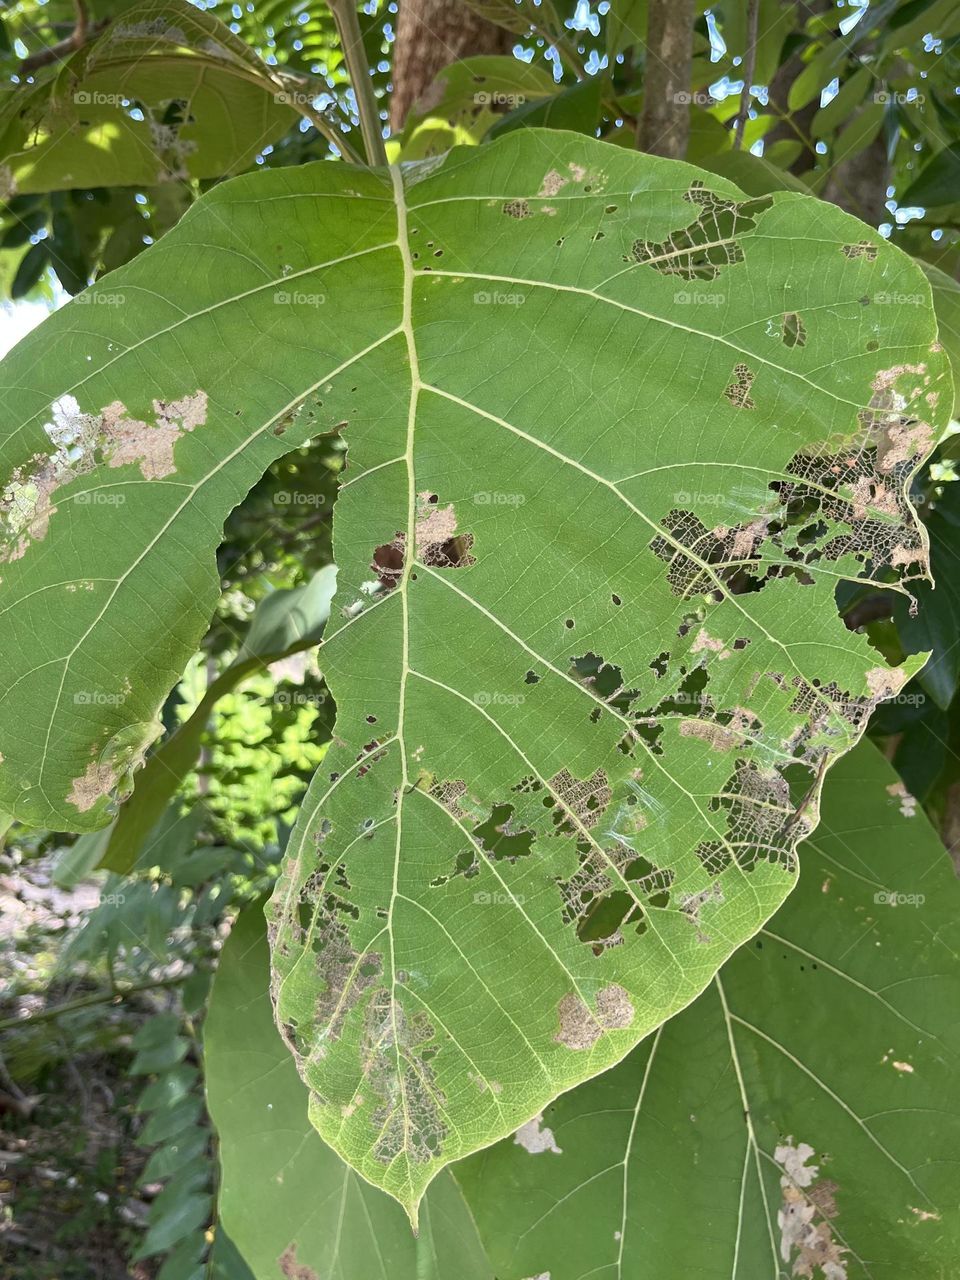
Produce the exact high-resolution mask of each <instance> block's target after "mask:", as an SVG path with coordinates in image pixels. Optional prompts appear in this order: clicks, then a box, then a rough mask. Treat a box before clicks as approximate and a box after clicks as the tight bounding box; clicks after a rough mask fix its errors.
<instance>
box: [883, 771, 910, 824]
mask: <svg viewBox="0 0 960 1280" xmlns="http://www.w3.org/2000/svg"><path fill="white" fill-rule="evenodd" d="M887 795H888V796H890V797H891V798H892V799H894V800H899V801H900V812H901V814H902V815H903V816H904V817H905V818H915V817H916V816H917V797H916V796H913V795H911V794H910V792H909V791H908V790H907V788H906V787H905V786H904V785H903V783H902V782H901V781H899V779H898V780H897V781H896V782H891V783H890V785H889V786H888V787H887Z"/></svg>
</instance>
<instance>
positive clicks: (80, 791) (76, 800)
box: [67, 760, 117, 813]
mask: <svg viewBox="0 0 960 1280" xmlns="http://www.w3.org/2000/svg"><path fill="white" fill-rule="evenodd" d="M116 783H117V774H116V771H115V770H114V769H113V768H112V766H110V765H109V764H100V762H99V761H97V760H91V761H90V763H89V764H88V765H87V767H86V770H85V771H84V773H83V774H82V775H81V776H80V777H79V778H74V780H73V786H72V787H71V789H70V794H69V795H68V796H67V801H68V803H70V804H73V805H76V807H77V808H78V809H79V810H80V812H81V813H86V812H87V810H88V809H92V808H93V806H94V805H95V804H96V803H97V801H98V800H102V799H103V797H104V796H108V795H109V794H110V792H111V791H112V790H113V788H114V787H115V786H116Z"/></svg>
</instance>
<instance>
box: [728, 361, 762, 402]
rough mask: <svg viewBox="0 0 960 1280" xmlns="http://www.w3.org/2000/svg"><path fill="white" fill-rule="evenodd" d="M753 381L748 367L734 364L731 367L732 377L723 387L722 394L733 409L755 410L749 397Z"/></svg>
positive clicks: (752, 375)
mask: <svg viewBox="0 0 960 1280" xmlns="http://www.w3.org/2000/svg"><path fill="white" fill-rule="evenodd" d="M753 379H754V373H753V370H752V369H751V368H750V366H749V365H746V364H736V365H734V366H733V376H732V378H731V379H730V382H729V383H728V384H727V385H726V386H725V387H724V389H723V394H724V395H725V396H726V397H727V399H728V400H729V401H730V403H731V404H732V405H733V407H734V408H735V409H755V408H756V407H757V406H756V403H755V401H754V400H753V397H752V396H751V395H750V388H751V387H752V386H753Z"/></svg>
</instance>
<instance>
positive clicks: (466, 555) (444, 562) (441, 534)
mask: <svg viewBox="0 0 960 1280" xmlns="http://www.w3.org/2000/svg"><path fill="white" fill-rule="evenodd" d="M414 539H415V545H416V555H417V558H418V559H419V560H420V561H421V563H422V564H432V565H437V566H439V567H440V568H444V569H462V568H468V567H469V566H470V565H472V564H476V558H475V557H474V556H472V555H471V554H470V548H471V547H472V546H473V534H472V533H457V516H456V512H455V511H454V509H453V504H452V503H448V504H447V505H446V506H445V507H441V506H438V505H437V495H436V494H435V493H430V492H429V491H428V490H425V491H424V492H423V493H418V494H417V515H416V524H415V526H414Z"/></svg>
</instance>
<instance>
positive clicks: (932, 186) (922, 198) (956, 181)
mask: <svg viewBox="0 0 960 1280" xmlns="http://www.w3.org/2000/svg"><path fill="white" fill-rule="evenodd" d="M897 199H898V202H899V203H900V204H901V205H922V206H923V207H924V208H929V207H931V206H932V207H934V208H937V207H940V206H942V205H951V204H955V203H957V201H958V200H960V143H953V144H952V145H951V146H949V147H944V148H943V150H942V151H939V152H938V153H937V154H936V155H935V156H934V157H933V159H932V160H930V161H929V163H928V164H926V165H925V166H924V167H923V169H921V170H920V173H919V174H918V175H917V176H916V178H914V180H913V182H911V183H910V185H909V186H908V187H907V189H906V191H904V193H903V195H901V196H898V197H897Z"/></svg>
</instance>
